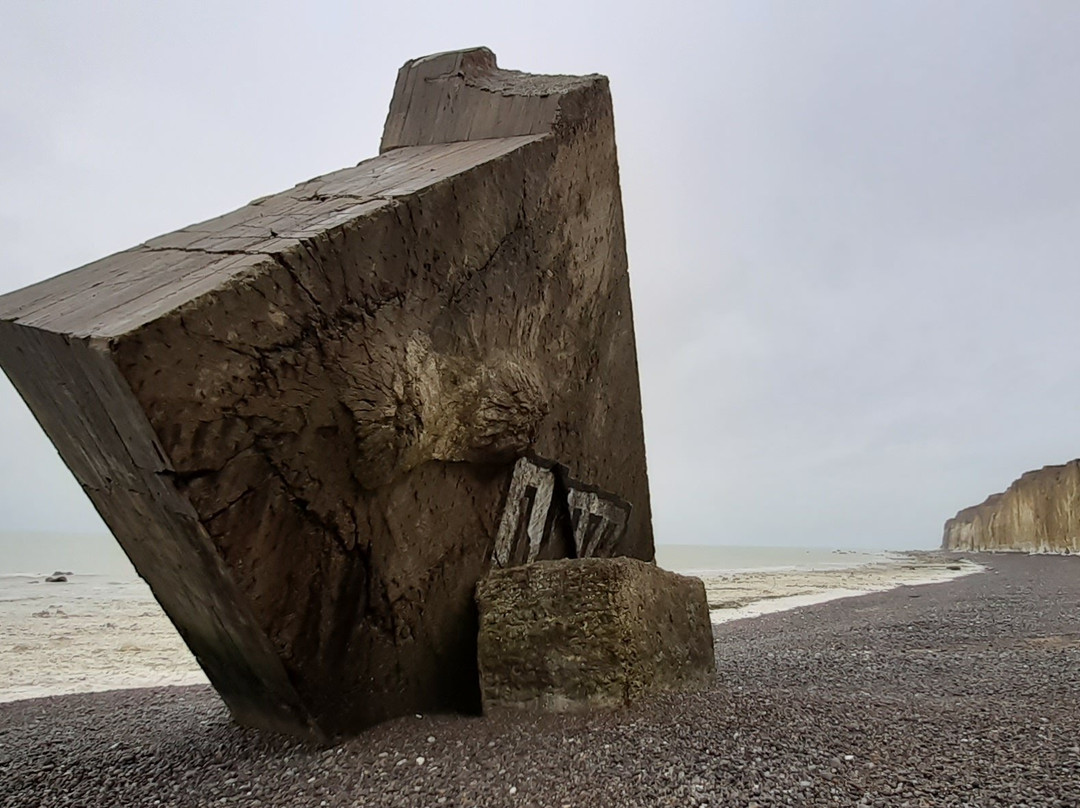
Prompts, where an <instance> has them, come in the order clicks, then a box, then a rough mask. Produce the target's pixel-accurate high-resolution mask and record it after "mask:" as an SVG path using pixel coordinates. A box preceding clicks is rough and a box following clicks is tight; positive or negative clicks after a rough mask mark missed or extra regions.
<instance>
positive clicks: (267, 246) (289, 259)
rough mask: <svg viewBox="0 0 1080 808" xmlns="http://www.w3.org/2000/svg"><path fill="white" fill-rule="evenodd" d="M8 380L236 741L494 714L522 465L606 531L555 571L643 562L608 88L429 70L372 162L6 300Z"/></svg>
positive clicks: (648, 543) (459, 62)
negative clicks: (244, 734)
mask: <svg viewBox="0 0 1080 808" xmlns="http://www.w3.org/2000/svg"><path fill="white" fill-rule="evenodd" d="M0 363H2V365H3V367H4V370H5V372H6V373H7V374H8V376H9V377H10V378H11V380H12V381H13V383H14V384H15V386H16V387H17V388H18V390H19V391H20V393H21V394H22V396H23V398H24V399H25V400H26V401H27V403H28V404H29V405H30V407H31V409H32V410H33V411H34V413H35V415H36V417H37V418H38V420H39V422H40V423H41V424H42V426H43V427H44V428H45V430H46V432H47V433H48V434H49V436H50V438H51V439H52V440H53V442H54V443H55V444H56V446H57V448H58V449H59V451H60V453H61V455H62V457H63V458H64V460H65V462H66V463H67V465H68V466H69V468H71V470H72V471H73V473H74V474H75V475H76V476H77V477H78V479H79V481H80V483H81V484H82V485H83V487H84V489H85V490H86V492H87V494H88V495H89V496H90V498H91V499H92V500H93V502H94V504H95V506H96V507H97V509H98V511H99V512H100V513H101V515H102V516H103V518H104V519H105V522H106V523H107V524H108V525H109V527H110V528H111V529H112V531H113V532H114V534H115V535H116V537H117V539H118V540H119V541H120V543H121V545H122V546H123V547H124V549H125V551H126V552H127V553H128V555H129V557H130V558H131V559H132V561H133V562H134V564H135V566H136V568H137V569H138V570H139V572H140V574H141V575H142V576H143V577H144V578H146V580H147V581H148V582H149V583H150V586H151V588H152V589H153V591H154V593H155V595H156V596H157V598H158V599H159V601H160V602H161V604H162V606H163V607H164V608H165V611H166V612H167V613H168V614H169V616H170V617H171V619H172V620H173V622H174V623H175V624H176V626H177V628H178V629H179V631H180V632H181V634H182V635H183V636H184V638H185V640H186V641H187V643H188V644H189V646H190V647H191V648H192V650H193V651H194V652H195V654H196V656H197V657H198V659H199V661H200V663H201V664H202V666H203V667H204V669H205V670H206V672H207V674H208V676H209V677H210V679H211V681H212V682H213V683H214V685H215V687H217V688H218V690H219V691H220V692H221V694H222V696H223V697H224V698H225V700H226V702H227V703H228V704H229V706H230V708H231V709H232V710H233V713H234V714H235V715H236V717H237V718H238V719H239V720H241V721H243V722H245V723H249V724H253V725H257V726H263V727H273V728H276V729H281V730H285V731H288V732H293V733H297V734H305V735H312V736H316V737H330V736H335V735H339V734H344V733H348V732H351V731H355V730H357V729H359V728H362V727H364V726H366V725H369V724H371V723H374V722H377V721H379V720H382V719H385V718H389V717H392V716H396V715H401V714H407V713H412V712H419V711H433V710H474V709H479V706H480V693H479V687H478V684H477V668H476V630H477V620H476V615H475V606H474V605H473V601H472V595H473V588H474V585H475V583H476V581H477V579H478V578H479V577H480V576H481V575H482V574H483V573H484V572H485V571H486V570H487V569H488V567H489V566H490V564H491V561H492V557H493V554H494V552H495V547H496V538H497V535H498V533H499V530H500V523H501V522H502V521H503V513H504V506H505V505H506V502H507V495H508V493H509V492H510V491H511V489H512V485H513V483H514V478H515V473H514V470H515V464H516V463H517V461H518V460H519V458H521V457H523V456H525V455H529V456H533V455H536V456H541V457H549V458H555V459H557V460H558V461H559V463H560V464H564V466H565V467H566V468H567V469H569V473H570V474H572V475H573V478H574V479H579V480H584V481H587V483H588V486H584V485H583V486H582V487H581V488H580V491H579V493H578V494H576V495H575V496H577V498H578V502H577V505H578V506H580V507H579V511H580V513H581V514H585V513H590V514H596V513H599V512H601V511H602V512H604V513H606V514H607V515H606V516H601V517H599V519H600V522H597V520H596V519H593V520H592V522H591V527H589V524H590V523H589V520H588V519H586V520H585V521H584V522H579V524H578V525H577V526H576V527H575V526H571V527H570V528H568V530H569V532H566V531H563V532H560V535H562V536H568V535H569V536H573V537H578V536H579V532H580V538H577V539H575V541H577V545H576V546H570V545H571V544H572V543H573V542H571V541H569V540H566V539H564V540H562V544H558V543H552V544H550V546H549V547H548V548H547V552H548V553H551V554H555V555H554V557H558V555H574V554H575V553H576V552H577V551H580V552H581V553H582V554H586V555H588V554H617V555H628V556H633V557H636V558H640V559H651V558H652V555H653V547H652V532H651V526H650V510H649V493H648V484H647V478H646V469H645V453H644V442H643V436H642V426H641V415H640V395H639V388H638V376H637V364H636V358H635V347H634V332H633V319H632V314H631V305H630V289H629V283H628V277H627V270H626V255H625V247H624V236H623V221H622V208H621V200H620V194H619V184H618V167H617V163H616V155H615V139H614V128H613V120H612V110H611V99H610V95H609V92H608V88H607V81H606V79H604V78H603V77H600V76H588V77H559V76H555V77H547V76H529V75H525V74H520V73H514V72H511V71H503V70H499V69H498V68H496V67H495V61H494V56H493V55H492V54H491V53H490V52H489V51H486V50H484V49H478V50H474V51H467V52H462V53H450V54H441V55H437V56H434V57H427V58H426V59H421V60H417V61H415V62H410V63H408V64H406V65H405V67H404V68H402V71H401V73H400V74H399V77H398V83H397V87H396V90H395V95H394V99H393V102H392V104H391V110H390V115H389V117H388V120H387V127H386V132H385V133H384V137H383V153H382V154H381V155H380V156H379V157H376V158H374V159H372V160H368V161H365V162H363V163H361V164H360V165H358V166H357V167H355V168H349V169H344V170H342V171H339V172H336V173H334V174H330V175H327V176H324V177H319V178H316V179H314V180H311V181H309V182H305V183H302V184H300V185H298V186H296V187H295V188H293V189H291V190H289V191H285V192H284V193H281V194H277V195H275V196H271V197H267V198H264V199H260V200H256V201H255V202H252V203H251V204H249V205H247V206H246V207H244V208H241V209H240V210H237V211H234V212H232V213H229V214H227V215H225V216H222V217H220V218H218V219H213V220H210V221H208V222H203V223H201V224H196V225H192V226H190V227H186V228H184V229H182V230H180V231H177V232H175V233H172V234H169V235H166V236H162V237H160V238H157V239H153V240H151V241H149V242H147V243H145V244H143V245H140V246H138V247H136V248H133V249H131V250H128V251H126V252H123V253H119V254H117V255H114V256H111V257H109V258H106V259H103V260H102V261H98V262H95V263H93V264H90V265H87V266H85V267H82V268H80V269H77V270H74V271H73V272H69V273H67V274H66V275H61V276H59V277H57V278H54V279H52V280H49V281H46V282H44V283H41V284H38V285H36V286H33V287H29V288H27V289H24V290H21V291H19V292H15V293H13V294H10V295H7V296H5V297H3V298H0ZM570 493H572V492H567V496H569V494H570ZM601 495H602V496H601ZM596 497H600V498H599V499H596V500H595V501H593V499H590V498H596ZM618 502H624V503H628V504H629V506H630V507H628V508H623V509H620V508H618V507H616V506H615V505H612V503H618ZM567 505H568V511H567V513H568V514H570V515H569V516H567V518H568V519H569V518H571V517H572V512H573V507H574V503H571V502H570V501H569V500H567ZM607 505H610V506H611V508H614V510H611V512H610V513H608V512H607V510H605V508H606V507H607ZM608 510H610V508H609V509H608ZM620 517H621V518H622V520H623V523H622V524H620V525H618V526H617V528H616V527H611V526H610V524H609V523H610V522H611V521H612V520H615V521H618V519H619V518H620ZM527 527H528V526H527ZM601 527H603V528H604V529H603V530H600V528H601ZM578 528H580V530H578ZM530 530H533V529H532V528H531V527H528V529H527V530H526V531H525V534H526V535H527V536H529V537H531V536H533V535H534V534H535V533H536V531H535V530H533V532H532V533H530V532H529V531H530ZM590 531H591V532H590ZM541 536H542V526H541ZM530 541H531V538H530ZM590 541H591V542H592V544H590ZM524 555H525V558H526V559H527V558H528V557H543V553H540V552H539V548H537V550H536V552H534V551H533V548H532V545H531V544H529V545H527V546H526V548H525V550H524Z"/></svg>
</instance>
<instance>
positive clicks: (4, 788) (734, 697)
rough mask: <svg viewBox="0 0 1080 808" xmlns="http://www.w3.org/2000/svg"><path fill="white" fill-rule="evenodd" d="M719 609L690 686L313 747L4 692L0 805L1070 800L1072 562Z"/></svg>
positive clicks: (1079, 767) (1022, 560)
mask: <svg viewBox="0 0 1080 808" xmlns="http://www.w3.org/2000/svg"><path fill="white" fill-rule="evenodd" d="M974 560H975V561H977V562H978V563H979V564H980V565H982V566H983V567H984V568H985V571H983V572H980V573H978V574H972V575H966V576H964V577H961V578H958V579H956V580H952V581H948V582H945V583H937V584H923V585H914V586H907V585H905V586H900V587H897V588H894V589H891V590H889V591H886V592H879V593H875V594H869V595H864V596H860V597H853V598H845V599H838V600H833V601H830V602H827V603H822V604H818V605H813V606H808V607H805V608H800V609H795V610H790V611H784V612H778V613H776V614H770V615H765V616H761V617H757V618H753V619H740V620H733V621H729V622H724V623H721V624H719V625H717V626H716V627H715V638H716V657H717V675H716V678H715V680H714V681H713V683H712V685H711V686H710V687H709V688H707V689H705V690H702V691H699V692H695V693H685V694H667V695H664V696H660V697H657V698H654V699H652V700H649V701H648V702H645V703H642V704H640V705H638V706H636V707H633V708H630V709H628V710H625V711H619V712H611V713H599V712H597V713H590V714H584V715H558V716H533V715H520V714H499V715H493V716H488V717H470V716H427V715H424V716H411V717H406V718H401V719H397V720H395V721H391V722H388V723H386V724H383V725H380V726H378V727H375V728H374V729H372V730H370V731H368V732H366V733H364V734H362V735H361V736H360V737H358V738H356V739H353V740H351V741H348V742H346V743H343V744H341V745H339V746H336V747H333V748H317V747H312V746H306V745H303V744H300V743H297V742H295V741H293V740H290V739H286V738H282V737H277V736H272V735H266V734H260V733H257V732H254V731H251V730H246V729H243V728H240V727H236V726H234V725H233V724H232V723H231V721H230V719H229V716H228V713H227V711H226V710H225V708H224V706H223V705H222V703H221V702H220V700H219V699H218V698H217V696H216V695H215V694H214V692H213V690H212V689H210V688H209V687H207V686H203V685H199V686H187V687H159V688H153V689H142V690H121V691H111V692H105V693H87V694H78V695H69V696H57V697H49V698H41V699H29V700H21V701H14V702H9V703H6V704H0V805H3V806H11V808H22V807H23V806H27V808H29V806H42V807H43V808H45V807H46V806H80V807H86V808H90V806H109V807H110V808H111V807H112V806H118V805H123V806H211V805H229V806H320V808H322V807H324V806H350V808H351V807H352V806H368V805H370V806H381V805H386V806H437V805H450V806H537V807H538V808H540V807H543V808H547V806H558V807H559V808H561V807H562V806H589V807H590V808H594V807H595V806H608V805H611V806H667V805H671V806H713V807H714V808H715V807H717V806H747V808H749V807H750V806H758V808H763V806H776V805H790V806H817V805H823V806H824V805H862V806H939V805H940V806H997V805H1000V806H1075V805H1078V804H1080V705H1078V703H1077V699H1076V694H1077V692H1080V619H1078V617H1077V615H1080V558H1076V557H1071V558H1062V557H1045V556H1032V557H1029V556H1022V555H995V556H979V557H975V558H974Z"/></svg>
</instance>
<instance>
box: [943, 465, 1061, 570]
mask: <svg viewBox="0 0 1080 808" xmlns="http://www.w3.org/2000/svg"><path fill="white" fill-rule="evenodd" d="M942 547H944V548H945V549H946V550H975V551H996V550H1017V551H1023V552H1029V553H1065V552H1069V553H1077V552H1080V460H1072V461H1070V462H1068V463H1065V464H1064V465H1061V466H1046V467H1045V468H1042V469H1039V470H1038V471H1029V472H1027V473H1026V474H1024V475H1023V476H1021V477H1020V479H1018V480H1016V481H1015V482H1014V483H1013V484H1012V485H1010V486H1009V488H1008V490H1006V491H1005V492H1004V493H1002V494H993V495H991V496H990V497H988V498H987V499H986V501H985V502H983V503H982V504H980V505H974V506H972V507H970V508H965V509H964V510H962V511H960V512H959V513H958V514H956V516H954V517H953V518H952V519H950V520H948V521H947V522H946V523H945V535H944V537H943V539H942Z"/></svg>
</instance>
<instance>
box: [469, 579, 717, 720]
mask: <svg viewBox="0 0 1080 808" xmlns="http://www.w3.org/2000/svg"><path fill="white" fill-rule="evenodd" d="M476 600H477V604H478V606H479V609H480V642H479V658H480V680H481V688H482V691H483V701H484V709H485V710H494V709H499V708H507V707H509V708H518V709H529V710H541V711H552V712H563V711H573V710H582V709H588V708H592V707H619V706H623V705H626V704H629V703H631V702H634V701H636V700H638V699H639V698H641V697H642V696H644V695H646V694H648V693H653V692H658V691H663V690H683V689H692V688H697V687H701V686H704V685H705V684H707V683H708V682H709V681H710V680H711V679H712V675H713V673H714V671H715V661H714V657H713V636H712V622H711V621H710V619H709V604H708V602H707V600H706V597H705V586H704V584H702V582H701V579H699V578H690V577H687V576H683V575H676V574H675V573H673V572H668V571H666V570H662V569H659V568H658V567H656V566H655V565H654V564H644V563H642V562H640V561H636V560H633V559H628V558H614V559H613V558H584V559H580V560H578V559H574V560H561V561H539V562H537V563H535V564H527V565H521V566H516V567H513V568H510V569H493V570H492V571H491V573H490V574H489V575H487V576H486V577H484V578H483V579H482V580H481V581H480V583H479V584H478V585H477V590H476Z"/></svg>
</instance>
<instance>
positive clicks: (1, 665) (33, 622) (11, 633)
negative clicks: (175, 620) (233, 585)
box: [0, 570, 206, 701]
mask: <svg viewBox="0 0 1080 808" xmlns="http://www.w3.org/2000/svg"><path fill="white" fill-rule="evenodd" d="M65 571H66V570H65ZM205 681H206V677H205V676H204V675H203V673H202V671H201V670H200V668H199V666H198V663H196V661H195V658H194V657H193V656H192V655H191V652H190V651H188V649H187V646H185V645H184V642H183V640H181V639H180V635H179V634H178V633H177V632H176V629H175V628H174V627H173V625H172V623H171V622H169V619H168V618H167V617H166V616H165V614H164V612H162V610H161V607H160V606H159V605H158V603H157V601H155V600H154V597H153V595H152V594H151V593H150V589H149V587H147V586H146V584H145V583H144V582H143V581H141V580H139V579H137V578H136V579H130V578H129V579H124V578H118V577H115V576H106V575H80V574H78V573H76V574H74V575H71V576H68V582H67V583H46V582H45V581H44V576H42V575H29V574H18V573H15V574H4V575H0V701H13V700H15V699H23V698H33V697H36V696H53V695H61V694H65V693H79V692H89V691H96V690H112V689H115V688H121V687H156V686H159V685H186V684H196V683H201V682H205Z"/></svg>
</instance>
